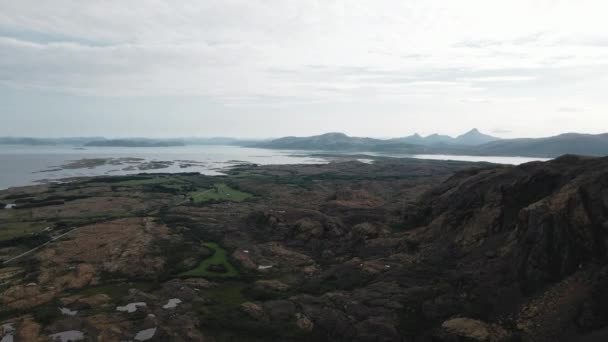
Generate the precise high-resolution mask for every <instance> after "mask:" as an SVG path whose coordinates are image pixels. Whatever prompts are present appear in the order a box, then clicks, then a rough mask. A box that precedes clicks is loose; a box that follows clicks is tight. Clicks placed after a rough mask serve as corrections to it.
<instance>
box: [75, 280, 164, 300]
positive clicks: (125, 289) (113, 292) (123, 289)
mask: <svg viewBox="0 0 608 342" xmlns="http://www.w3.org/2000/svg"><path fill="white" fill-rule="evenodd" d="M157 286H158V284H156V283H154V282H120V283H109V284H104V285H99V286H92V287H87V288H85V289H83V290H81V291H78V292H77V293H78V294H79V295H83V296H93V295H98V294H105V295H108V296H109V297H110V298H111V299H112V301H113V302H115V303H118V302H120V300H121V299H122V298H123V297H125V296H126V295H128V294H129V289H137V290H140V291H142V292H149V291H151V290H153V289H154V288H156V287H157Z"/></svg>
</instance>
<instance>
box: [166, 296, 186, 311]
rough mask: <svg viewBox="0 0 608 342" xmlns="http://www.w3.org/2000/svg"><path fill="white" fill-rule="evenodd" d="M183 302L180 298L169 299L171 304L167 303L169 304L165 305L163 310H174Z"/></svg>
mask: <svg viewBox="0 0 608 342" xmlns="http://www.w3.org/2000/svg"><path fill="white" fill-rule="evenodd" d="M181 302H182V300H181V299H179V298H172V299H169V302H167V304H165V305H163V309H174V308H176V307H177V305H179V304H180V303H181Z"/></svg>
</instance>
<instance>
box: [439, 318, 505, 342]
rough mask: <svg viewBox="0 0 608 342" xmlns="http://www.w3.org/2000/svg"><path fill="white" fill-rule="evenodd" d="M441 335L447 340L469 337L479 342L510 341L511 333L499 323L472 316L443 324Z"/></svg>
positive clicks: (453, 319) (454, 319)
mask: <svg viewBox="0 0 608 342" xmlns="http://www.w3.org/2000/svg"><path fill="white" fill-rule="evenodd" d="M441 329H442V330H443V331H442V332H441V334H440V335H443V337H442V339H443V340H445V341H452V340H459V339H463V338H464V339H468V340H471V341H479V342H501V341H508V339H509V337H510V336H509V334H508V333H507V332H506V331H505V330H504V329H502V328H501V327H499V326H497V325H490V324H487V323H484V322H482V321H479V320H475V319H470V318H452V319H450V320H447V321H445V322H443V323H442V324H441Z"/></svg>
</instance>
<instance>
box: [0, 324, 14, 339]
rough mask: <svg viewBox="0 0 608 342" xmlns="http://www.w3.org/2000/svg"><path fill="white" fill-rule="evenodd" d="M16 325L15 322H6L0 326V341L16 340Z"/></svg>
mask: <svg viewBox="0 0 608 342" xmlns="http://www.w3.org/2000/svg"><path fill="white" fill-rule="evenodd" d="M14 334H15V325H14V323H6V324H2V326H0V336H2V339H0V342H14V341H15V336H14Z"/></svg>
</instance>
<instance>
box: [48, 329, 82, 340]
mask: <svg viewBox="0 0 608 342" xmlns="http://www.w3.org/2000/svg"><path fill="white" fill-rule="evenodd" d="M49 337H50V338H51V341H61V342H73V341H82V340H84V333H83V332H82V331H78V330H68V331H63V332H60V333H56V334H52V335H49Z"/></svg>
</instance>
